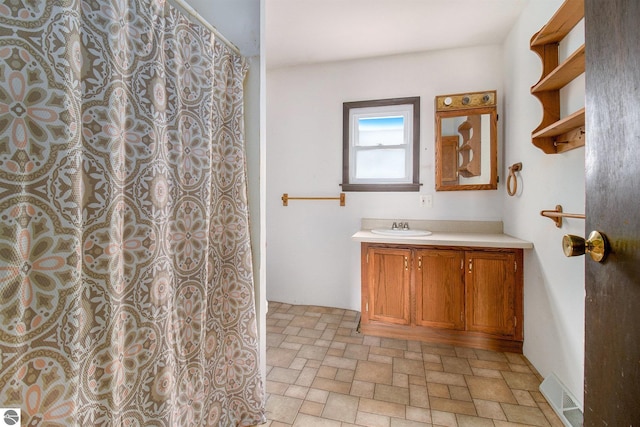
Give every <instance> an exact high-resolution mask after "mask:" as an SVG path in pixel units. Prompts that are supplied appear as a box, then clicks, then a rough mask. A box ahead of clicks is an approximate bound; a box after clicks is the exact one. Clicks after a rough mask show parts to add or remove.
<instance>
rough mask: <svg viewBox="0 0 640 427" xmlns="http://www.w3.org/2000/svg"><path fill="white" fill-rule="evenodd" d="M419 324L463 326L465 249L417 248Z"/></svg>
mask: <svg viewBox="0 0 640 427" xmlns="http://www.w3.org/2000/svg"><path fill="white" fill-rule="evenodd" d="M415 256H416V259H417V267H416V273H415V291H416V324H417V325H421V326H432V327H436V328H446V329H459V330H463V329H464V251H457V250H437V249H424V250H419V251H417V252H416V255H415Z"/></svg>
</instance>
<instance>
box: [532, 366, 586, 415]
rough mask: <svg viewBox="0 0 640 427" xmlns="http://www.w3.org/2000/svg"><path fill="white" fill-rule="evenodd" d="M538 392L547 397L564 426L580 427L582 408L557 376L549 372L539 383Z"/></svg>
mask: <svg viewBox="0 0 640 427" xmlns="http://www.w3.org/2000/svg"><path fill="white" fill-rule="evenodd" d="M540 392H541V393H542V394H543V395H544V397H546V398H547V400H548V401H549V404H550V405H551V407H552V408H553V409H554V411H556V413H557V414H558V416H559V417H560V419H561V420H562V422H563V423H564V425H565V426H567V427H582V424H583V416H582V408H580V406H579V404H578V403H577V400H576V399H575V398H574V397H573V396H571V395H570V394H569V391H568V390H567V388H566V387H565V386H564V384H562V383H561V382H560V380H559V379H558V377H556V376H555V375H554V374H551V375H549V376H548V377H547V378H545V379H544V381H543V382H542V384H540Z"/></svg>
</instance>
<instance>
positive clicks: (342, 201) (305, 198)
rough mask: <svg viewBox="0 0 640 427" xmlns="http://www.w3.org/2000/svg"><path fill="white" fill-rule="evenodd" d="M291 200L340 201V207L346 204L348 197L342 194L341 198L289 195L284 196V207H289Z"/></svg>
mask: <svg viewBox="0 0 640 427" xmlns="http://www.w3.org/2000/svg"><path fill="white" fill-rule="evenodd" d="M289 200H340V206H344V205H345V203H346V196H345V194H344V193H340V197H290V196H289V194H287V193H284V194H283V195H282V206H289Z"/></svg>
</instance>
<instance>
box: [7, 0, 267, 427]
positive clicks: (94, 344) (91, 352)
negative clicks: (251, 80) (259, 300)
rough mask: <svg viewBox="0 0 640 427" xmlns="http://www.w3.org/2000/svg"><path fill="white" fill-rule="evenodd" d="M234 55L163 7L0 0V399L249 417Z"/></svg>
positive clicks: (258, 406)
mask: <svg viewBox="0 0 640 427" xmlns="http://www.w3.org/2000/svg"><path fill="white" fill-rule="evenodd" d="M245 74H246V65H245V62H244V60H243V58H242V57H240V56H238V55H236V54H235V53H233V52H232V51H231V50H230V49H229V48H228V47H227V46H226V45H224V44H223V43H221V42H218V41H216V40H215V37H214V36H213V35H212V34H211V32H209V31H208V30H207V29H206V28H204V27H203V26H201V25H198V24H194V23H192V22H191V21H189V20H188V19H186V18H185V17H184V16H182V15H181V14H180V13H179V12H178V11H177V10H176V9H174V8H173V7H171V6H170V5H168V4H166V3H165V1H164V0H82V1H80V0H67V1H63V0H59V1H46V2H45V1H27V0H13V1H2V2H1V3H0V408H11V407H12V408H20V409H21V414H22V424H23V425H29V426H61V427H62V426H65V427H66V426H140V427H142V426H145V427H148V426H171V427H174V426H218V425H219V426H246V425H253V424H259V423H262V422H264V421H265V416H264V390H263V384H262V380H261V374H260V371H259V360H258V335H257V328H256V314H255V304H254V291H253V273H252V259H251V247H250V241H249V219H248V207H247V198H246V170H245V152H244V139H243V138H244V135H243V81H244V76H245Z"/></svg>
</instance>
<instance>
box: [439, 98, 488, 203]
mask: <svg viewBox="0 0 640 427" xmlns="http://www.w3.org/2000/svg"><path fill="white" fill-rule="evenodd" d="M435 112H436V114H435V116H436V117H435V131H436V148H435V162H436V191H460V190H496V189H497V188H498V114H497V109H496V91H495V90H490V91H484V92H468V93H459V94H453V95H438V96H436V98H435ZM483 114H488V115H489V122H490V132H489V135H490V138H489V139H490V141H489V147H486V146H485V145H482V149H483V150H486V149H488V150H489V163H490V167H489V169H490V170H489V176H488V182H487V183H486V184H485V183H483V184H460V183H453V184H451V183H447V182H448V181H447V179H446V176H445V175H446V172H451V171H450V169H451V168H450V167H448V166H447V165H445V161H444V157H445V155H446V153H447V151H449V152H450V150H455V153H454V154H453V155H454V156H455V159H456V161H457V162H456V166H455V169H456V170H455V174H456V175H455V181H456V182H458V178H459V170H460V169H461V168H460V160H459V158H460V154H459V148H460V146H459V140H458V138H457V137H456V138H455V141H452V140H451V139H450V138H449V139H447V136H443V135H442V120H443V119H446V118H451V117H461V116H468V117H470V116H475V115H483ZM460 132H461V133H463V131H460ZM483 144H484V142H483Z"/></svg>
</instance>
